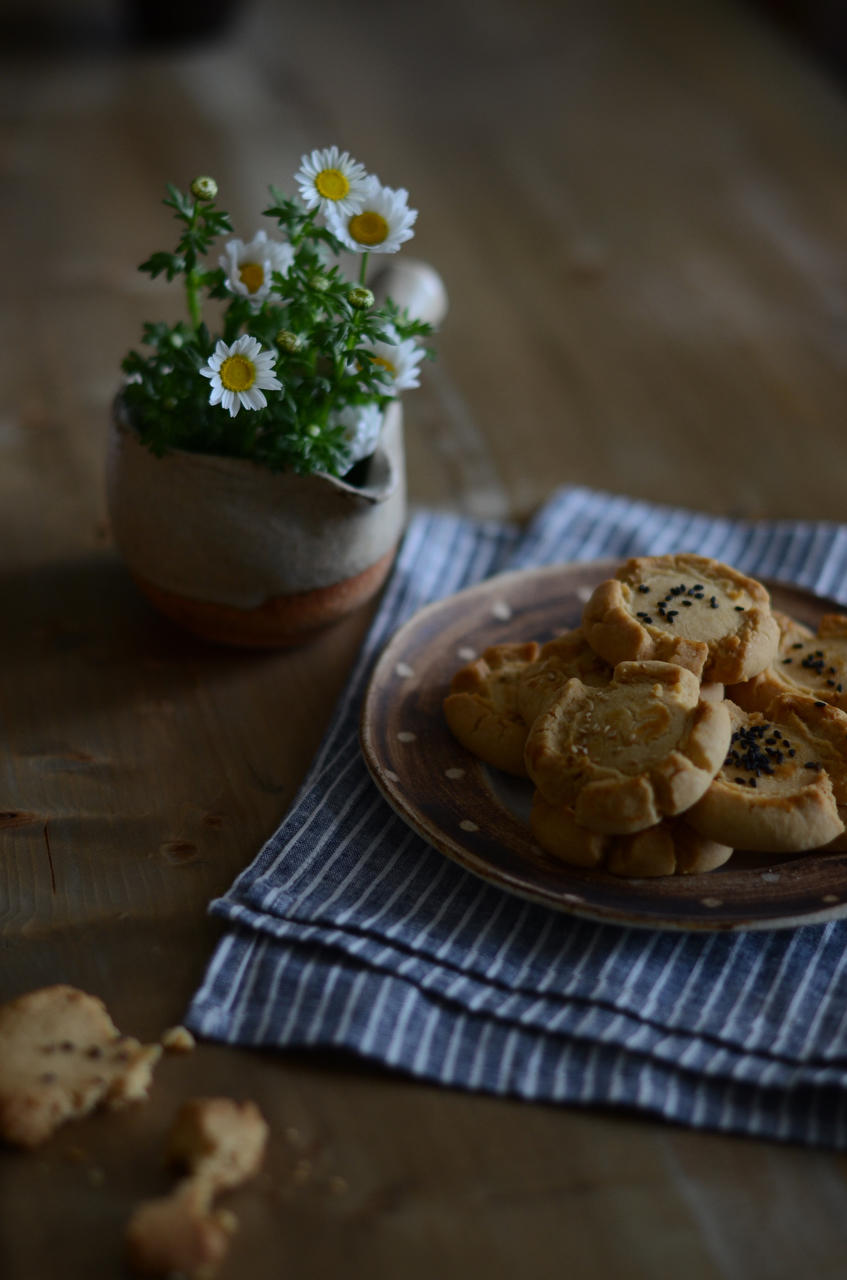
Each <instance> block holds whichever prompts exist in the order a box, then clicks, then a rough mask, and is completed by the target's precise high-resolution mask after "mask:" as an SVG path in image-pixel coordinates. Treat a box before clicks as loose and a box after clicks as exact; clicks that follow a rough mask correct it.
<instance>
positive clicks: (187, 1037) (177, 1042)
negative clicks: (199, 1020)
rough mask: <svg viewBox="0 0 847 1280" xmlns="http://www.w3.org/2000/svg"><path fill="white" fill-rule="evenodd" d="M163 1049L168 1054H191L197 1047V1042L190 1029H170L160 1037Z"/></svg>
mask: <svg viewBox="0 0 847 1280" xmlns="http://www.w3.org/2000/svg"><path fill="white" fill-rule="evenodd" d="M160 1041H161V1045H162V1048H163V1049H164V1050H165V1052H166V1053H191V1051H192V1049H195V1048H196V1047H197V1041H196V1040H195V1039H194V1036H193V1035H192V1034H191V1032H190V1031H189V1030H188V1027H168V1029H167V1031H163V1032H162V1035H161V1037H160Z"/></svg>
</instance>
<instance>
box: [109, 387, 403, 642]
mask: <svg viewBox="0 0 847 1280" xmlns="http://www.w3.org/2000/svg"><path fill="white" fill-rule="evenodd" d="M107 497H108V506H109V514H110V519H111V524H112V530H113V533H114V538H115V542H116V543H117V546H118V549H119V550H120V552H121V555H122V556H123V558H124V560H125V561H126V564H127V566H128V567H129V569H130V572H131V573H132V575H133V577H134V579H135V581H136V582H137V583H138V586H139V587H140V588H141V590H142V591H143V592H144V594H145V595H146V596H147V597H148V598H149V600H150V601H151V602H152V603H153V604H154V605H155V607H156V608H157V609H159V610H160V611H161V612H162V613H164V614H166V615H167V616H168V617H169V618H171V619H173V621H174V622H177V623H179V624H180V625H181V626H183V627H185V628H187V629H188V630H189V631H192V632H194V633H195V634H196V635H199V636H202V637H204V638H205V639H208V640H212V641H215V642H218V643H223V644H231V645H246V646H254V647H260V646H267V647H273V646H285V645H291V644H296V643H299V642H301V641H303V640H305V639H307V638H308V637H309V635H311V634H312V633H313V632H315V631H316V630H318V629H319V628H322V627H325V626H327V625H328V624H329V623H332V622H334V621H336V620H337V619H339V618H341V617H342V616H343V615H345V614H347V613H349V612H350V611H351V610H353V609H356V608H358V607H359V606H360V605H362V604H364V603H365V602H366V601H367V600H368V599H370V598H371V597H372V596H373V595H374V594H375V593H376V592H377V591H378V590H379V588H380V586H381V585H382V583H383V581H384V580H385V577H386V575H387V573H388V571H389V568H390V567H391V563H392V560H393V558H394V553H395V550H396V547H397V543H398V541H399V538H400V534H401V532H402V528H403V524H404V520H405V513H406V490H405V467H404V455H403V423H402V410H401V407H400V403H399V401H397V400H395V401H393V402H392V403H391V405H390V406H389V408H388V410H387V413H386V418H385V424H384V427H383V431H382V436H381V440H380V444H379V446H378V448H377V450H376V452H375V453H374V454H373V456H372V457H371V458H370V460H369V462H368V466H367V474H366V476H365V478H364V481H363V483H362V484H361V485H355V486H354V485H352V484H348V483H346V482H345V481H344V480H337V479H335V478H334V477H333V476H329V475H322V474H318V475H311V476H299V475H294V474H291V473H277V474H274V473H272V472H270V471H268V470H267V469H266V468H263V467H260V466H257V465H256V464H255V463H252V462H247V461H244V460H242V459H238V458H223V457H214V456H211V455H208V454H199V453H189V452H186V451H183V450H179V449H176V450H173V451H171V452H169V453H167V454H166V455H164V456H163V457H156V456H155V455H154V454H152V453H151V452H150V450H149V449H147V447H146V446H145V445H143V444H141V442H140V441H139V439H138V435H137V433H136V432H135V430H134V429H133V427H132V425H131V423H130V422H129V420H128V417H127V414H126V411H125V408H124V406H123V403H122V401H121V399H120V397H118V399H117V400H116V401H115V405H114V411H113V415H112V422H111V432H110V440H109V451H108V460H107Z"/></svg>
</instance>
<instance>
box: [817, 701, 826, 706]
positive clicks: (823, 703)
mask: <svg viewBox="0 0 847 1280" xmlns="http://www.w3.org/2000/svg"><path fill="white" fill-rule="evenodd" d="M815 706H816V707H825V706H826V703H825V702H816V703H815Z"/></svg>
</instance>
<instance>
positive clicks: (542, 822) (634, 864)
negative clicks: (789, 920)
mask: <svg viewBox="0 0 847 1280" xmlns="http://www.w3.org/2000/svg"><path fill="white" fill-rule="evenodd" d="M529 822H530V827H531V828H532V833H533V835H534V836H535V839H536V840H537V841H538V843H539V845H540V846H541V848H542V849H543V850H544V851H545V852H546V853H549V854H551V855H552V856H553V857H554V858H556V859H558V860H559V861H560V862H566V863H567V864H568V865H569V866H577V867H595V868H599V867H605V869H606V870H607V871H609V872H610V873H611V874H612V875H616V876H632V877H642V876H673V875H697V874H701V873H703V872H706V871H714V870H715V868H716V867H720V866H723V864H724V863H725V862H726V861H727V860H728V859H729V858H730V857H731V855H732V847H731V845H725V844H718V843H717V842H716V841H714V840H708V839H707V838H706V837H705V836H701V835H700V834H699V833H698V832H696V831H694V830H692V828H691V827H689V825H688V824H687V822H686V821H685V819H684V817H683V818H665V819H663V820H662V821H661V822H660V823H658V824H657V825H656V826H653V827H647V828H646V829H645V830H643V831H637V832H635V833H634V834H632V835H601V834H600V832H597V831H588V830H587V829H586V828H585V827H580V826H579V825H578V824H577V822H576V819H575V818H574V812H573V809H572V808H571V807H570V806H569V805H552V804H549V803H548V801H546V800H545V799H544V797H543V796H542V795H541V793H540V792H539V791H536V792H535V795H534V796H533V800H532V809H531V810H530V817H529Z"/></svg>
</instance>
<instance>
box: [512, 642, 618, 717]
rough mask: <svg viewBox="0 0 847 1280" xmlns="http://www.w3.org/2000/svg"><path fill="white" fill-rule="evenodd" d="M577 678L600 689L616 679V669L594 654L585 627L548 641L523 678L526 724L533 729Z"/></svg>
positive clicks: (520, 687)
mask: <svg viewBox="0 0 847 1280" xmlns="http://www.w3.org/2000/svg"><path fill="white" fill-rule="evenodd" d="M574 676H576V677H577V679H579V680H581V681H582V683H583V684H588V685H598V686H600V685H604V684H608V683H609V681H610V680H611V678H612V668H611V667H610V666H609V664H608V662H604V661H603V659H602V658H600V657H598V655H597V654H596V653H595V652H594V650H593V649H592V648H591V645H590V644H589V643H588V641H587V640H586V639H585V636H584V634H583V632H582V628H581V627H577V628H576V629H575V630H573V631H567V632H565V634H564V635H561V636H557V637H556V639H555V640H548V641H547V643H546V644H544V645H542V646H541V650H540V651H539V653H538V656H537V658H536V659H535V661H534V662H530V663H528V664H527V666H526V667H525V668H524V671H523V672H522V673H521V675H520V676H519V679H518V691H517V705H518V711H519V712H520V714H521V716H522V717H523V719H524V721H525V723H526V724H527V725H531V724H532V722H533V720H535V718H536V717H537V716H539V715H540V714H541V712H542V711H543V710H544V709H545V708H546V707H547V705H548V704H549V703H550V702H551V701H552V699H553V698H555V696H556V695H557V694H558V693H559V691H560V690H561V689H563V688H564V687H565V685H566V684H567V682H568V680H572V679H573V678H574Z"/></svg>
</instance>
